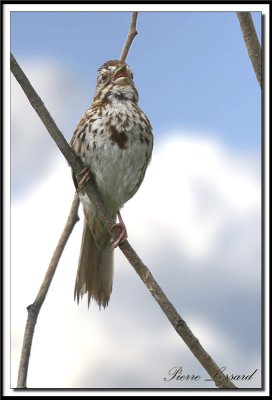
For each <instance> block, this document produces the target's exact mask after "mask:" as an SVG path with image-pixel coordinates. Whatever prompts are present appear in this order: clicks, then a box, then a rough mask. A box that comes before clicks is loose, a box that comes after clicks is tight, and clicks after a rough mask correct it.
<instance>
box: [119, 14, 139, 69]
mask: <svg viewBox="0 0 272 400" xmlns="http://www.w3.org/2000/svg"><path fill="white" fill-rule="evenodd" d="M137 18H138V13H137V12H132V13H131V21H130V27H129V32H128V35H127V40H126V42H125V45H124V47H123V50H122V53H121V56H120V61H123V62H125V61H126V58H127V55H128V52H129V49H130V47H131V44H132V42H133V40H134V38H135V36H137V35H138V32H137V29H136V24H137Z"/></svg>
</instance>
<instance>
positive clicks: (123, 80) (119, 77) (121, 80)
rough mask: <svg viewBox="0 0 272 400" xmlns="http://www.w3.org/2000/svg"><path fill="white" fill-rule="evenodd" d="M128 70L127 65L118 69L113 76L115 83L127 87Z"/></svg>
mask: <svg viewBox="0 0 272 400" xmlns="http://www.w3.org/2000/svg"><path fill="white" fill-rule="evenodd" d="M128 78H129V76H128V70H127V66H126V65H121V67H118V68H117V70H116V71H115V73H114V75H113V80H112V81H113V83H115V84H118V85H127V84H128V83H129V79H128Z"/></svg>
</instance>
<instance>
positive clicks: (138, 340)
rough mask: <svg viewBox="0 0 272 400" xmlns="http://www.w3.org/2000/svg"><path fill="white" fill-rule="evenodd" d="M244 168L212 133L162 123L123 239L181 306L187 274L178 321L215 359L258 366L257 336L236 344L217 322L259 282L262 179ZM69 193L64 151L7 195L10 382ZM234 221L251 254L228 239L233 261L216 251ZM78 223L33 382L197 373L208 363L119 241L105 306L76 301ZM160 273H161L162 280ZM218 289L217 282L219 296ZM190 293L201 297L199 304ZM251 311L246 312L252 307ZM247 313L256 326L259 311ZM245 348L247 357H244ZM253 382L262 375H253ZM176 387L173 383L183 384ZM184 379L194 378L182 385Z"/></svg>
mask: <svg viewBox="0 0 272 400" xmlns="http://www.w3.org/2000/svg"><path fill="white" fill-rule="evenodd" d="M249 171H250V168H247V163H246V162H244V161H243V160H239V159H237V158H236V157H234V156H233V155H232V154H231V153H230V152H229V151H226V150H225V149H224V148H223V146H222V145H221V146H220V145H218V143H216V141H215V140H212V139H206V140H205V139H204V138H202V139H200V138H196V137H194V138H190V137H189V136H187V135H186V134H184V133H182V132H180V135H179V136H177V135H175V136H172V135H171V134H170V133H169V134H168V135H167V141H166V142H165V143H160V144H159V145H158V146H157V147H155V151H154V156H153V160H152V163H151V166H150V168H149V170H148V172H147V175H146V178H145V180H144V183H143V185H142V187H141V189H140V191H139V192H138V193H137V195H135V197H134V198H133V199H132V200H131V201H130V202H128V204H127V205H126V206H125V208H124V210H123V216H124V219H125V222H126V224H127V228H128V233H129V240H130V242H131V244H132V245H133V246H134V247H135V249H136V251H137V252H139V255H140V256H141V258H142V259H143V261H144V262H145V261H146V260H147V261H146V262H147V264H148V265H149V266H150V268H151V270H152V273H153V274H154V276H155V277H157V278H158V283H159V284H160V285H161V286H162V288H163V289H166V294H167V295H168V296H169V298H170V299H171V300H173V301H174V304H175V305H176V303H177V305H178V309H179V304H180V303H179V302H181V301H183V300H181V299H182V296H183V295H184V293H181V292H180V293H177V292H176V288H179V283H178V281H177V279H180V276H181V286H180V287H182V285H185V287H186V288H187V289H188V290H189V292H190V288H191V291H192V294H191V296H192V299H190V298H186V301H187V302H188V303H186V302H184V304H182V303H181V304H182V309H183V312H184V313H185V316H184V318H185V320H186V319H187V320H188V319H189V320H191V319H192V318H193V319H194V321H198V323H196V322H193V325H194V332H195V334H196V336H197V337H198V338H199V340H200V341H201V342H204V343H205V345H207V347H208V348H209V349H211V352H212V356H213V357H214V358H215V361H217V359H219V360H220V361H221V360H224V363H225V364H227V365H229V364H232V365H231V367H235V371H237V368H240V367H241V368H242V367H243V368H244V367H245V362H246V360H248V361H249V362H250V366H252V367H253V366H254V365H255V364H258V365H259V357H260V354H259V353H258V346H256V349H257V350H256V349H255V348H254V343H255V342H254V340H253V342H249V344H248V346H249V348H247V351H246V352H245V351H244V349H242V348H241V349H240V350H239V346H240V344H239V343H240V342H239V340H240V339H239V340H238V338H237V331H235V327H234V326H233V330H229V331H228V332H225V333H224V329H225V325H224V324H225V323H226V324H229V321H232V320H233V318H234V313H233V309H231V308H230V307H226V304H228V302H229V301H230V300H231V297H234V298H237V299H238V300H239V297H235V296H240V295H241V296H244V294H245V293H248V291H249V290H251V291H252V293H253V294H254V293H255V292H257V293H259V283H258V279H257V280H256V277H257V278H259V269H260V264H259V261H258V257H257V256H258V254H259V251H260V249H259V244H257V245H256V244H255V239H256V236H257V237H258V235H259V233H258V232H256V226H258V223H259V220H260V183H259V181H258V180H257V178H256V176H255V175H251V174H250V173H249ZM73 192H74V189H73V185H72V181H71V176H70V171H69V168H68V167H67V165H66V163H65V162H64V161H62V162H61V163H60V164H58V165H56V166H55V170H54V174H50V175H48V176H46V179H43V180H42V181H40V183H39V185H37V186H36V188H35V190H33V191H32V192H31V193H30V195H29V196H28V197H25V198H24V199H23V200H22V201H20V202H16V203H14V204H12V219H11V234H12V236H11V243H12V266H11V267H12V269H11V271H12V272H11V274H12V275H11V276H12V286H11V290H12V292H11V296H12V297H11V298H12V385H13V387H14V386H15V385H16V374H17V367H18V361H19V355H20V347H21V344H22V337H23V329H24V323H25V318H26V311H25V307H26V306H27V305H29V304H30V303H31V302H32V301H33V300H34V298H35V295H36V293H37V290H38V288H39V286H40V284H41V280H42V277H43V275H44V273H45V271H46V269H47V266H48V263H49V261H50V257H51V254H52V252H53V250H54V247H55V245H56V242H57V240H58V238H59V235H60V233H61V230H62V228H63V225H64V223H65V220H66V216H67V214H68V211H69V207H70V204H71V200H72V197H73ZM250 221H252V222H251V223H249V222H250ZM249 226H251V228H250V229H248V227H249ZM230 227H232V228H233V230H234V232H232V236H233V235H234V237H235V242H236V240H238V241H241V243H242V246H243V249H244V245H243V243H244V242H245V245H246V248H247V254H244V251H242V252H241V249H240V248H239V246H233V245H230V246H229V248H228V252H229V253H231V254H228V255H227V256H230V257H231V258H230V259H232V260H234V259H238V263H237V264H236V265H235V266H234V267H233V266H232V265H226V264H225V262H226V260H225V259H220V254H221V253H222V254H224V247H225V246H226V243H227V240H225V239H224V237H225V236H226V237H229V233H228V232H229V229H230ZM81 229H82V221H81V222H79V223H78V224H77V225H76V227H75V229H74V232H73V234H72V237H71V238H70V240H69V243H68V245H67V247H66V249H65V252H64V254H63V257H62V260H61V262H60V265H59V267H58V270H57V272H56V276H55V277H54V280H53V283H52V287H51V288H50V290H49V293H48V296H47V299H46V301H45V304H44V306H43V308H42V310H41V313H40V316H39V319H38V324H37V327H36V330H35V336H34V343H33V349H32V353H31V360H30V368H29V378H28V385H29V387H44V388H46V387H62V388H65V387H81V386H84V387H95V386H97V387H120V386H122V385H123V386H122V387H131V386H132V387H133V386H136V387H148V386H151V387H154V386H155V387H161V386H163V385H164V384H165V383H164V382H163V377H164V376H166V374H167V371H168V370H169V369H170V368H171V367H173V366H175V365H178V364H179V363H180V362H182V363H183V364H184V365H185V366H186V369H187V370H189V371H190V369H191V372H197V371H201V373H202V374H203V369H202V368H200V367H199V365H198V363H197V362H196V361H195V360H194V359H193V356H192V355H191V354H190V352H189V351H188V350H187V348H186V346H185V345H184V344H183V342H182V341H181V340H180V339H179V337H178V336H177V334H176V332H174V330H173V329H172V328H171V326H170V325H169V322H168V320H167V319H166V318H165V317H164V316H163V315H162V313H161V310H160V309H159V307H158V306H157V305H156V304H155V303H154V301H153V299H152V298H151V296H150V295H149V293H148V292H147V290H146V289H145V288H144V287H143V285H142V283H141V282H140V281H139V279H138V277H137V276H136V275H135V274H134V271H132V269H131V268H130V267H128V266H127V262H126V261H125V260H124V258H123V256H122V255H121V253H120V251H119V250H117V251H116V254H115V265H116V268H115V283H114V291H113V295H112V299H111V302H110V305H109V307H108V308H107V309H106V310H105V311H99V309H98V308H97V307H96V305H94V304H91V307H90V309H89V310H87V306H86V302H85V301H84V302H83V304H80V306H77V305H76V304H75V303H74V302H73V285H74V280H75V274H76V268H77V259H78V253H79V246H80V240H81ZM224 235H225V236H224ZM235 235H236V236H235ZM241 235H243V236H241ZM218 238H221V240H218ZM222 238H223V239H222ZM171 246H172V247H171ZM173 248H174V249H175V251H174V252H173ZM256 253H257V255H256ZM161 255H163V257H165V259H166V260H171V264H170V265H169V266H168V268H169V271H171V273H169V274H168V273H167V271H165V269H164V268H163V266H162V260H161V259H160V257H161ZM225 257H226V255H224V258H225ZM254 257H255V258H256V257H257V261H258V262H257V263H254V262H253V261H252V260H253V259H254ZM179 259H181V260H182V262H184V263H185V262H187V263H188V262H189V263H190V267H192V268H191V269H190V270H188V269H187V270H186V263H185V270H184V271H181V270H180V268H179V265H178V264H179ZM186 260H187V261H186ZM205 260H208V262H209V267H208V268H207V271H206V274H207V273H209V274H210V276H211V280H210V283H209V282H208V284H207V282H206V283H205V282H204V280H203V278H201V274H200V271H199V266H200V265H201V266H202V269H203V268H204V266H205ZM221 262H222V265H221V266H220V274H221V275H222V279H223V288H224V289H225V291H223V290H222V289H220V287H219V284H220V283H218V282H217V284H216V287H214V286H213V282H214V281H213V279H216V276H217V275H218V268H219V263H221ZM240 268H241V271H242V273H240V272H239V269H240ZM245 268H247V269H251V270H253V272H252V273H251V274H249V275H246V276H244V275H243V277H242V278H243V279H241V275H239V273H240V274H244V269H245ZM193 271H196V272H197V274H196V273H195V272H193ZM198 271H199V272H198ZM230 271H231V272H230ZM202 273H205V270H204V271H203V272H202ZM161 277H163V281H160V280H159V279H160V278H161ZM234 278H235V285H233V282H234ZM199 279H200V281H199ZM221 281H222V280H221ZM196 285H197V289H196ZM207 285H208V293H207V292H206V291H207ZM233 287H235V289H234V288H233ZM236 289H237V290H236ZM180 290H181V289H180ZM217 290H220V294H219V295H218V293H217ZM233 290H235V291H234V292H233ZM197 299H199V300H197ZM201 299H202V300H201ZM203 299H206V300H207V301H209V299H212V301H213V302H215V303H216V302H218V303H219V304H220V307H223V308H224V310H223V311H222V312H223V314H224V317H223V318H221V317H222V314H221V315H220V314H218V313H215V312H214V313H211V314H210V315H205V313H204V314H202V310H203V307H204V306H205V304H203ZM254 299H255V297H254V298H253V300H252V302H254V301H255V300H254ZM195 300H196V301H199V304H197V305H195V303H194V301H195ZM201 302H202V303H201ZM190 303H191V304H190ZM238 306H239V304H238V305H237V307H238ZM236 312H237V313H241V314H240V315H238V318H240V319H241V318H246V316H245V314H244V313H243V310H241V309H239V307H238V308H237V309H236ZM200 315H201V318H199V316H200ZM254 315H255V314H254ZM258 315H259V314H258V312H257V316H258ZM186 316H187V317H188V316H189V318H186ZM248 318H249V319H250V321H251V322H252V315H251V316H248ZM210 321H211V322H210ZM234 321H236V320H233V322H232V324H231V325H234V324H235V322H234ZM246 321H247V320H246ZM252 323H253V325H254V326H256V329H257V330H258V329H259V326H258V324H259V319H257V318H256V320H254V321H253V322H252ZM216 327H218V328H217V329H216ZM238 333H239V332H238ZM238 336H239V335H238ZM248 340H250V338H248ZM222 342H224V345H223V344H222ZM241 359H243V361H244V363H242V362H240V361H239V360H241ZM233 360H235V361H233ZM233 362H235V363H236V364H235V365H233ZM258 365H257V366H256V368H258ZM241 372H243V371H241ZM253 384H254V382H253ZM255 384H259V380H257V383H256V382H255ZM174 387H179V383H176V384H175V386H174ZM182 387H194V386H186V384H184V385H183V386H182ZM205 387H208V386H205ZM209 387H213V386H212V385H210V386H209Z"/></svg>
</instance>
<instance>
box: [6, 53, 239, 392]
mask: <svg viewBox="0 0 272 400" xmlns="http://www.w3.org/2000/svg"><path fill="white" fill-rule="evenodd" d="M11 71H12V73H13V74H14V76H15V78H16V79H17V81H18V82H19V84H20V85H21V87H22V89H23V91H24V92H25V94H26V96H27V97H28V99H29V101H30V103H31V104H32V105H33V107H34V108H35V111H36V112H37V114H38V115H39V116H40V118H41V120H42V121H43V123H44V125H45V127H46V128H47V130H48V132H49V133H50V135H51V136H52V137H53V139H54V140H55V142H56V144H57V145H58V147H59V148H60V150H61V151H62V153H63V155H64V157H65V158H66V160H67V161H68V163H69V164H70V166H71V168H72V169H73V171H74V173H75V174H76V175H78V174H79V173H80V171H81V170H82V168H83V165H82V163H81V160H80V159H79V158H78V157H77V156H76V155H75V154H74V152H73V150H72V149H71V148H70V146H69V145H68V143H67V142H66V140H65V139H64V137H63V135H62V134H61V132H60V130H59V129H58V127H57V126H56V124H55V122H54V121H53V119H52V117H51V116H50V114H49V112H48V111H47V109H46V108H45V106H44V104H43V102H42V101H41V99H40V98H39V96H38V95H37V93H36V92H35V90H34V89H33V87H32V86H31V84H30V82H29V81H28V79H27V77H26V75H25V74H24V73H23V71H22V69H21V68H20V66H19V65H18V63H17V61H16V60H15V58H14V57H13V55H12V54H11ZM84 190H85V192H86V193H87V195H88V197H89V199H90V200H91V202H92V203H93V204H94V206H95V207H96V209H97V213H98V215H99V217H100V218H101V220H102V221H103V222H104V224H105V226H106V227H107V229H108V231H109V232H111V227H112V224H113V221H112V219H111V218H110V217H109V215H108V212H107V210H106V207H105V206H104V204H103V202H102V201H101V200H100V198H99V195H98V193H97V191H96V187H95V184H94V182H93V180H89V181H88V182H87V184H86V185H85V187H84ZM119 247H120V249H121V251H122V252H123V254H124V255H125V257H126V258H127V259H128V261H129V262H130V264H131V265H132V267H133V268H134V269H135V271H136V272H137V274H138V275H139V276H140V278H141V280H142V281H143V283H144V284H145V286H146V287H147V289H148V290H149V291H150V293H151V294H152V296H153V297H154V298H155V300H156V301H157V303H158V304H159V306H160V307H161V309H162V310H163V312H164V313H165V315H166V317H167V318H168V319H169V321H170V322H171V324H172V326H173V327H174V329H175V330H176V332H177V333H178V334H179V335H180V337H181V338H182V339H183V340H184V342H185V343H186V345H187V346H188V347H189V349H190V350H191V352H192V353H193V354H194V355H195V357H196V358H197V359H198V361H199V362H200V363H201V365H202V366H203V367H204V368H205V370H206V371H207V373H208V374H209V375H210V377H211V378H212V379H213V380H214V382H215V384H216V386H217V387H219V388H235V387H236V386H235V385H234V384H233V383H232V382H231V381H230V380H229V379H228V378H227V377H226V376H225V375H224V374H223V373H222V372H221V371H220V368H219V366H218V365H217V364H216V363H215V362H214V361H213V359H212V358H211V357H210V355H209V354H208V353H207V352H206V351H205V350H204V348H203V347H202V345H201V344H200V342H199V340H198V339H197V338H196V337H195V336H194V334H193V332H192V331H191V330H190V328H189V327H188V326H187V324H186V322H185V321H184V320H183V318H182V317H181V316H180V315H179V314H178V312H177V311H176V309H175V308H174V306H173V305H172V304H171V303H170V301H169V300H168V298H167V297H166V295H165V294H164V292H163V291H162V289H161V288H160V286H159V285H158V283H157V282H156V281H155V279H154V277H153V276H152V274H151V272H150V271H149V269H148V268H147V266H146V265H144V263H143V262H142V261H141V259H140V258H139V256H138V255H137V253H136V252H135V251H134V250H133V248H132V247H131V246H130V244H129V242H128V241H127V240H126V241H125V242H123V243H121V244H120V245H119ZM33 329H34V328H33ZM30 346H31V343H30ZM29 352H30V348H29Z"/></svg>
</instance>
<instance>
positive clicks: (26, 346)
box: [17, 194, 79, 389]
mask: <svg viewBox="0 0 272 400" xmlns="http://www.w3.org/2000/svg"><path fill="white" fill-rule="evenodd" d="M78 206H79V199H78V195H77V194H75V196H74V200H73V202H72V206H71V210H70V213H69V216H68V219H67V222H66V224H65V227H64V229H63V232H62V234H61V236H60V239H59V242H58V244H57V247H56V249H55V251H54V253H53V256H52V258H51V261H50V264H49V267H48V270H47V272H46V274H45V276H44V279H43V282H42V284H41V287H40V290H39V292H38V294H37V297H36V299H35V301H34V303H33V304H31V305H29V306H28V307H27V312H28V316H27V322H26V327H25V333H24V340H23V348H22V353H21V359H20V366H19V372H18V381H17V388H18V389H22V388H26V380H27V371H28V365H29V357H30V350H31V346H32V340H33V335H34V329H35V325H36V322H37V319H38V315H39V312H40V309H41V306H42V304H43V302H44V300H45V297H46V295H47V292H48V289H49V287H50V284H51V281H52V279H53V276H54V274H55V271H56V269H57V266H58V263H59V260H60V257H61V255H62V252H63V250H64V247H65V245H66V242H67V240H68V239H69V236H70V234H71V232H72V230H73V228H74V225H75V224H76V222H77V221H78V220H79V218H78V214H77V212H78Z"/></svg>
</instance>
